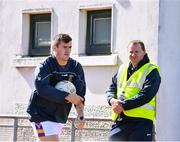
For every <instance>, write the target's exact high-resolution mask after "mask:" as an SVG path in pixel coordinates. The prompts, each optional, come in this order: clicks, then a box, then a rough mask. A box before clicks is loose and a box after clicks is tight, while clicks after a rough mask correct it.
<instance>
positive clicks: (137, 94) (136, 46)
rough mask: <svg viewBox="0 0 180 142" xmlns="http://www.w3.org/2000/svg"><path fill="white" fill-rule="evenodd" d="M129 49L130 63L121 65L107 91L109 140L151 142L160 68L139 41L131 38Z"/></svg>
mask: <svg viewBox="0 0 180 142" xmlns="http://www.w3.org/2000/svg"><path fill="white" fill-rule="evenodd" d="M128 51H129V60H130V63H129V65H121V66H120V68H119V71H118V73H117V74H116V75H115V76H114V77H113V78H112V83H111V84H110V87H109V89H108V91H107V92H106V94H107V100H108V102H109V104H110V105H111V106H112V110H113V114H112V120H113V121H114V123H113V125H112V129H111V131H110V134H109V140H110V141H152V130H153V120H154V119H155V96H156V93H157V91H158V89H159V86H160V82H161V78H160V75H159V67H158V66H156V65H153V64H151V63H150V61H149V58H148V55H147V53H146V50H145V46H144V43H143V42H142V41H139V40H134V41H131V42H130V43H129V45H128Z"/></svg>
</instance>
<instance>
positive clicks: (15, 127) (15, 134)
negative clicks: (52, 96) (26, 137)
mask: <svg viewBox="0 0 180 142" xmlns="http://www.w3.org/2000/svg"><path fill="white" fill-rule="evenodd" d="M17 129H18V118H14V126H13V142H16V141H17Z"/></svg>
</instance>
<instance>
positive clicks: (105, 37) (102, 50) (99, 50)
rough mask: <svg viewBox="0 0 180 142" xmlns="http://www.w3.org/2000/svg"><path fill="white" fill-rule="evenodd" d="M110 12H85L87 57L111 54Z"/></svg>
mask: <svg viewBox="0 0 180 142" xmlns="http://www.w3.org/2000/svg"><path fill="white" fill-rule="evenodd" d="M110 45H111V10H98V11H88V12H87V36H86V54H87V55H108V54H111V46H110Z"/></svg>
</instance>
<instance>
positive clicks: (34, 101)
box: [27, 34, 86, 141]
mask: <svg viewBox="0 0 180 142" xmlns="http://www.w3.org/2000/svg"><path fill="white" fill-rule="evenodd" d="M51 48H52V51H53V54H52V55H51V56H49V57H48V58H47V59H46V60H45V61H44V62H43V63H41V64H40V65H39V66H38V67H37V68H36V69H35V80H34V84H35V89H34V90H33V92H32V95H31V98H30V102H29V105H28V109H27V112H28V114H29V120H30V121H31V122H32V123H31V124H32V127H33V130H34V133H35V135H36V136H38V138H39V140H40V141H59V139H58V136H59V134H61V131H62V128H63V126H64V124H65V123H66V121H67V119H68V115H69V112H70V110H71V106H72V104H74V105H76V106H79V105H81V104H82V103H83V102H84V96H85V92H86V83H85V78H84V72H83V68H82V66H81V64H80V63H78V62H77V61H75V60H73V59H72V58H70V53H71V49H72V39H71V37H70V36H69V35H67V34H58V35H57V36H55V38H54V40H53V41H52V44H51ZM70 79H71V81H72V83H73V84H74V86H75V87H76V93H77V94H69V93H67V92H64V91H60V90H58V89H56V88H55V85H56V84H57V83H58V82H59V81H63V80H70ZM80 125H81V124H80Z"/></svg>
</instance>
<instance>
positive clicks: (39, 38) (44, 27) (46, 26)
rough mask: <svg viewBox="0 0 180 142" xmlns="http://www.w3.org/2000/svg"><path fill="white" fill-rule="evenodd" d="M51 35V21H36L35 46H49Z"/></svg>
mask: <svg viewBox="0 0 180 142" xmlns="http://www.w3.org/2000/svg"><path fill="white" fill-rule="evenodd" d="M50 35H51V23H50V22H36V28H35V46H36V47H38V46H49V45H50V43H51V42H50Z"/></svg>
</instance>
